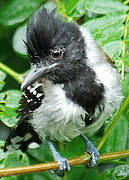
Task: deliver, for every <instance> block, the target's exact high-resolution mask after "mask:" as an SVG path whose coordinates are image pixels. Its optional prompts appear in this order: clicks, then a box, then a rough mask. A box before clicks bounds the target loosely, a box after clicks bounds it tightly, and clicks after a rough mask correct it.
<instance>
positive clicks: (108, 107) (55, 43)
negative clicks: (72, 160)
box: [4, 7, 123, 177]
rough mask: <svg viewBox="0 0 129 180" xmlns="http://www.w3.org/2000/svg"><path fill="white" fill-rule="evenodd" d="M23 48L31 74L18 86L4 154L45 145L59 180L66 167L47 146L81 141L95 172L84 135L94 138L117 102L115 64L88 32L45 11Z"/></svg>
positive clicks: (93, 152)
mask: <svg viewBox="0 0 129 180" xmlns="http://www.w3.org/2000/svg"><path fill="white" fill-rule="evenodd" d="M25 45H26V48H27V53H28V56H29V59H30V65H31V68H30V71H29V72H28V74H27V76H26V77H25V79H24V81H23V83H22V85H21V90H22V91H23V95H22V98H21V100H20V102H19V103H20V106H19V109H18V114H19V120H18V122H17V123H16V125H15V126H14V127H13V128H12V129H11V132H10V134H9V136H8V138H7V140H6V143H5V147H4V151H9V150H13V149H21V150H22V151H26V149H27V147H28V146H29V145H31V144H32V143H35V144H36V143H37V144H41V142H43V141H44V140H46V141H47V142H48V145H49V147H50V150H51V151H52V154H53V158H54V160H55V161H57V162H58V164H59V169H56V170H54V171H52V172H53V173H55V174H57V175H58V176H61V177H62V176H64V175H65V172H66V171H69V170H70V166H69V164H68V160H67V159H66V158H65V157H62V156H61V155H60V154H59V152H58V151H57V150H56V148H55V147H54V145H53V142H52V141H53V140H54V141H58V142H70V141H71V140H72V139H73V138H75V137H77V136H80V137H81V138H82V139H83V141H84V142H85V144H86V148H85V151H86V152H88V153H90V155H91V162H90V166H95V165H96V164H97V161H98V159H99V152H98V150H97V148H96V147H95V146H94V145H93V143H92V142H91V141H90V140H89V139H88V138H87V137H86V136H85V135H84V134H89V135H93V134H94V133H95V132H97V131H98V130H99V129H100V127H102V125H103V123H104V122H105V120H106V119H107V118H108V117H109V116H110V115H111V114H112V112H113V111H114V110H115V109H116V108H117V107H118V105H119V104H120V102H121V101H122V98H123V96H122V93H121V83H120V75H119V73H118V72H117V70H116V68H115V66H114V64H113V63H112V62H111V59H110V58H109V56H108V55H107V54H106V53H105V52H104V51H103V50H102V49H101V48H100V47H99V46H98V45H97V44H96V42H95V40H94V39H93V37H92V36H91V34H90V32H89V31H88V30H87V29H85V28H84V27H82V26H79V25H77V24H76V23H75V22H66V21H65V20H64V19H63V18H62V17H61V16H60V15H59V14H58V13H57V12H56V10H52V11H48V10H47V9H46V8H45V7H43V8H42V9H40V10H39V11H36V12H35V13H33V15H32V17H31V18H30V19H29V22H28V24H27V31H26V42H25Z"/></svg>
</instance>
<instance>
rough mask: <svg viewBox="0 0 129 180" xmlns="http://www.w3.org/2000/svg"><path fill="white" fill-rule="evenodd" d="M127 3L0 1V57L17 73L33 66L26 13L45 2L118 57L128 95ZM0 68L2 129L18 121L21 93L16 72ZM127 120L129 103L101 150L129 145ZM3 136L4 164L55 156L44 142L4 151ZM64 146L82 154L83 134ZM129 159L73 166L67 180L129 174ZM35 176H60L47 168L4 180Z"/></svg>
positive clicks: (0, 162)
mask: <svg viewBox="0 0 129 180" xmlns="http://www.w3.org/2000/svg"><path fill="white" fill-rule="evenodd" d="M128 2H129V1H128V0H127V1H122V0H108V1H107V0H81V1H80V0H57V1H47V0H46V1H45V0H8V1H7V0H1V1H0V62H2V63H4V64H6V65H7V66H8V67H10V68H11V69H12V70H13V71H14V72H16V74H17V76H18V77H20V75H21V74H22V73H24V72H26V71H27V70H28V69H29V59H28V56H27V54H26V49H25V47H24V43H23V40H26V37H25V32H26V24H27V21H28V18H29V17H30V16H31V15H32V13H33V12H34V11H35V10H36V9H38V8H40V7H41V6H45V7H46V8H47V9H49V10H51V9H53V8H55V7H57V8H58V12H59V13H60V14H62V16H63V17H64V18H65V19H66V20H67V21H76V22H77V23H78V24H79V25H80V26H83V27H84V28H87V29H88V30H89V31H90V32H91V33H92V35H93V37H94V39H95V40H96V42H97V43H98V44H99V45H100V46H101V47H102V48H103V49H104V51H105V52H106V53H107V54H108V55H109V56H110V57H111V59H112V60H113V61H114V62H115V64H116V67H117V69H118V71H119V72H122V74H123V75H124V79H123V81H122V86H123V95H124V96H125V98H127V97H128V96H129V21H128V19H127V18H129V17H128V15H127V13H128ZM124 47H125V52H124ZM0 69H1V70H0V120H1V124H0V128H5V125H6V126H8V127H12V126H14V125H15V123H16V122H17V120H18V119H17V113H16V109H17V108H18V106H19V104H18V102H19V99H20V97H21V94H22V93H21V92H20V84H18V83H17V82H16V79H15V77H14V76H9V75H8V74H10V72H9V70H6V69H5V72H4V71H2V68H1V65H0ZM20 73H21V74H20ZM121 106H122V105H121ZM114 115H115V113H114V114H112V116H111V117H110V118H109V119H108V120H107V121H106V122H105V124H104V127H105V129H107V127H109V124H110V123H111V122H112V120H113V117H114ZM128 121H129V105H128V106H127V107H126V110H125V111H124V113H123V114H122V115H121V117H120V118H119V121H118V122H117V125H116V127H115V128H114V129H113V130H112V132H111V133H110V135H109V137H108V139H107V140H106V142H105V144H104V146H103V147H102V149H101V152H102V153H106V152H114V151H120V150H125V149H126V148H127V147H129V146H128V142H129V141H128V135H129V134H128ZM5 131H7V128H5ZM1 132H2V131H1V129H0V133H1ZM104 132H105V130H104ZM101 136H102V135H101ZM101 136H96V135H94V137H92V138H91V139H92V141H93V142H94V144H95V145H96V146H97V145H98V143H99V141H100V139H101ZM1 137H3V136H1V135H0V168H3V167H13V166H23V165H27V164H29V163H31V164H36V163H39V162H47V161H52V155H51V153H50V151H49V147H48V145H47V143H46V142H44V143H43V144H42V145H41V147H39V148H37V149H28V151H27V154H25V153H22V152H21V151H15V152H13V153H4V152H3V145H4V143H5V139H6V137H4V138H1ZM55 145H56V146H57V148H58V150H59V151H61V149H62V148H60V146H58V143H55ZM63 148H64V151H61V154H62V155H63V156H65V157H67V158H70V157H75V156H77V155H81V154H82V153H83V152H84V149H85V147H84V144H83V142H82V141H81V140H80V138H79V137H78V138H76V139H74V140H73V141H72V142H71V143H67V144H64V147H63ZM127 160H128V159H126V160H121V161H120V160H119V161H116V162H115V163H114V164H113V162H109V164H110V166H108V167H110V169H109V168H106V165H101V164H100V165H99V166H98V167H95V168H91V169H87V168H86V167H85V166H82V165H80V166H76V167H72V168H71V171H70V172H69V173H68V174H67V176H66V177H65V178H64V180H85V179H87V180H89V179H94V180H96V179H97V180H103V179H105V180H117V179H129V165H128V162H127ZM102 167H103V168H102ZM111 167H113V168H111ZM100 169H101V171H100ZM102 169H103V170H102ZM37 179H38V180H40V179H42V180H53V179H54V180H59V179H61V178H59V177H57V176H55V175H52V174H50V173H49V172H43V173H34V174H29V175H21V176H12V177H5V178H2V180H37Z"/></svg>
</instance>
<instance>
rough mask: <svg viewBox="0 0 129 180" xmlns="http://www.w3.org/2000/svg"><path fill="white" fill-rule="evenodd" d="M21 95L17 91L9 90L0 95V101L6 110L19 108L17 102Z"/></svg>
mask: <svg viewBox="0 0 129 180" xmlns="http://www.w3.org/2000/svg"><path fill="white" fill-rule="evenodd" d="M21 95H22V93H21V92H20V91H18V90H9V91H6V92H2V93H0V101H1V102H2V103H5V105H6V106H7V107H8V108H13V109H17V108H18V107H19V100H20V99H21Z"/></svg>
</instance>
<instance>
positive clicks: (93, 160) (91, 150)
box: [81, 135, 99, 167]
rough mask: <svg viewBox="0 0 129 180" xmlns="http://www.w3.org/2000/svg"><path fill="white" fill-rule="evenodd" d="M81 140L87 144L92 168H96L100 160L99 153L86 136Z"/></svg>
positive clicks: (82, 136)
mask: <svg viewBox="0 0 129 180" xmlns="http://www.w3.org/2000/svg"><path fill="white" fill-rule="evenodd" d="M81 138H82V139H83V141H84V142H85V143H86V152H88V153H89V154H90V155H91V163H90V166H91V167H94V166H95V165H96V164H97V161H98V160H99V152H98V150H97V149H96V147H95V146H94V145H93V143H92V142H91V141H89V139H88V138H87V137H86V136H84V135H81Z"/></svg>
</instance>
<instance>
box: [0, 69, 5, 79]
mask: <svg viewBox="0 0 129 180" xmlns="http://www.w3.org/2000/svg"><path fill="white" fill-rule="evenodd" d="M5 78H6V73H5V72H3V71H2V70H0V81H3V80H5Z"/></svg>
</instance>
